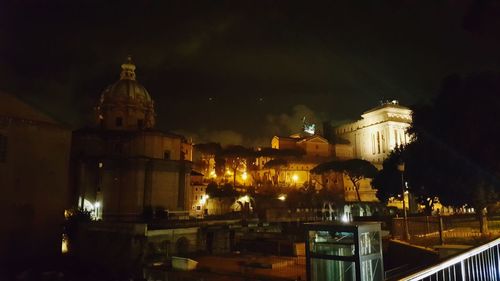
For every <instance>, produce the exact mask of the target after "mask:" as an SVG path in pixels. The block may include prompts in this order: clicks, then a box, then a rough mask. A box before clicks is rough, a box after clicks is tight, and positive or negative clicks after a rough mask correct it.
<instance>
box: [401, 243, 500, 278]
mask: <svg viewBox="0 0 500 281" xmlns="http://www.w3.org/2000/svg"><path fill="white" fill-rule="evenodd" d="M397 280H403V281H417V280H429V281H430V280H436V281H441V280H443V281H453V280H467V281H468V280H485V281H493V280H500V238H498V239H495V240H493V241H491V242H489V243H486V244H484V245H481V246H479V247H476V248H473V249H471V250H468V251H466V252H464V253H462V254H459V255H457V256H454V257H451V258H449V259H447V260H445V261H443V262H441V263H439V264H437V265H434V266H431V267H429V268H426V269H423V270H420V271H419V272H416V273H413V274H411V275H409V276H406V277H403V278H398V279H397Z"/></svg>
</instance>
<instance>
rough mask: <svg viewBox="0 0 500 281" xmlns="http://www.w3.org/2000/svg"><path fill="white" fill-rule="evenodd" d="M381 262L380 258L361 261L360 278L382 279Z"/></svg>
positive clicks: (378, 280)
mask: <svg viewBox="0 0 500 281" xmlns="http://www.w3.org/2000/svg"><path fill="white" fill-rule="evenodd" d="M382 277H383V274H382V263H381V262H380V259H372V260H367V261H363V262H361V280H372V281H382V280H383V278H382Z"/></svg>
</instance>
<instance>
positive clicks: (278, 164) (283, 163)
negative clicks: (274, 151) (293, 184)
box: [264, 158, 289, 185]
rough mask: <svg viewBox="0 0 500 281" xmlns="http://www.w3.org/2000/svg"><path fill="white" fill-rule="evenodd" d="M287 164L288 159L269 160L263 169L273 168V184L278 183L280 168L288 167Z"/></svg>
mask: <svg viewBox="0 0 500 281" xmlns="http://www.w3.org/2000/svg"><path fill="white" fill-rule="evenodd" d="M288 165H289V164H288V161H287V160H285V159H283V158H276V159H273V160H269V161H268V162H267V163H266V164H264V169H274V171H275V172H276V175H275V180H273V183H274V185H277V184H278V181H279V177H280V173H281V170H282V169H284V168H286V167H288Z"/></svg>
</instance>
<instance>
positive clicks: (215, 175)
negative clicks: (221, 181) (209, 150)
mask: <svg viewBox="0 0 500 281" xmlns="http://www.w3.org/2000/svg"><path fill="white" fill-rule="evenodd" d="M210 177H212V178H215V177H217V174H215V171H214V170H212V171H210Z"/></svg>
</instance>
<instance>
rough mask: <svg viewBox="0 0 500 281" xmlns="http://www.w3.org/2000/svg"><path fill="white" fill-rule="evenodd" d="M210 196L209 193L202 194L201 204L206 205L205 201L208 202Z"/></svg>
mask: <svg viewBox="0 0 500 281" xmlns="http://www.w3.org/2000/svg"><path fill="white" fill-rule="evenodd" d="M208 198H210V196H208V195H203V196H201V198H200V205H205V203H206V202H207V200H208Z"/></svg>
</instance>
